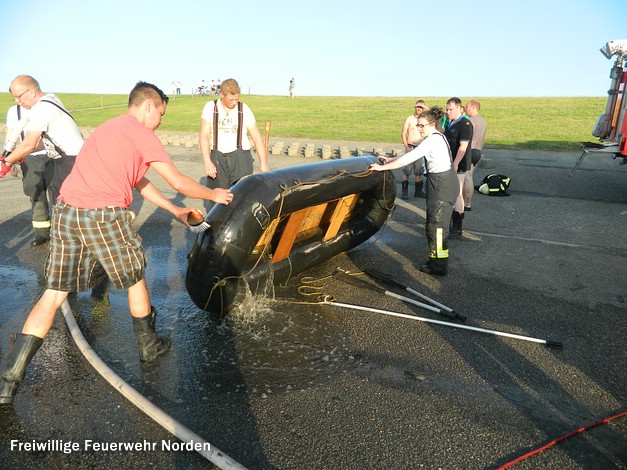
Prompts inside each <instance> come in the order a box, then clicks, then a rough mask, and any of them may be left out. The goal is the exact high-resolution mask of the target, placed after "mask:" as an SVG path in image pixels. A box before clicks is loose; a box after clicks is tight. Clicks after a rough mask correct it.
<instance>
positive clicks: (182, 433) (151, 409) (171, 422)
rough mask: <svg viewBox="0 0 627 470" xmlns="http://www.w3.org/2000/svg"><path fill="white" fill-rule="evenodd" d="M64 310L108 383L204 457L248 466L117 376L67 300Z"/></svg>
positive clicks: (87, 356) (222, 463)
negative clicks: (99, 352)
mask: <svg viewBox="0 0 627 470" xmlns="http://www.w3.org/2000/svg"><path fill="white" fill-rule="evenodd" d="M61 311H62V312H63V317H64V318H65V323H66V324H67V326H68V328H69V330H70V333H71V334H72V338H74V342H75V343H76V345H77V346H78V349H80V351H81V353H83V356H85V359H87V361H89V363H90V364H91V365H92V366H93V367H94V369H96V371H97V372H98V373H99V374H100V375H101V376H102V377H103V378H104V379H105V380H106V381H107V382H109V384H111V385H112V386H113V388H115V389H116V390H117V391H119V392H120V393H121V394H122V395H124V396H125V397H126V398H127V399H128V400H129V401H130V402H131V403H133V404H134V405H135V406H136V407H137V408H139V409H140V410H141V411H143V412H144V413H145V414H147V415H148V416H149V417H150V418H152V419H153V420H154V421H155V422H156V423H157V424H159V425H161V426H162V427H163V428H164V429H166V430H167V431H169V432H170V433H172V434H174V435H175V436H176V437H177V438H179V439H180V440H181V441H183V442H185V443H193V444H194V449H196V450H197V452H198V453H199V454H200V455H202V456H203V457H204V458H206V459H207V460H209V461H210V462H212V463H214V464H215V465H217V466H218V467H220V468H225V469H230V468H235V469H245V468H246V467H244V466H242V465H241V464H239V463H238V462H236V461H235V460H233V459H232V458H231V457H229V456H228V455H226V454H225V453H224V452H222V451H221V450H220V449H218V448H216V447H215V446H213V445H211V444H209V443H208V442H207V441H205V440H204V439H203V438H202V437H200V436H198V435H197V434H195V433H194V432H193V431H191V430H190V429H188V428H187V427H185V426H184V425H183V424H181V423H179V422H178V421H176V420H175V419H174V418H172V417H171V416H170V415H168V414H167V413H165V412H164V411H163V410H161V409H160V408H158V407H156V406H155V405H154V404H153V403H152V402H150V401H149V400H148V399H146V398H145V397H144V396H142V395H141V394H140V393H139V392H137V391H136V390H135V389H134V388H133V387H131V386H130V385H129V384H127V383H126V382H124V381H123V380H122V379H121V378H120V377H118V375H116V373H115V372H113V370H111V368H110V367H109V366H107V365H106V364H105V363H104V362H103V361H102V359H100V357H98V355H97V354H96V353H95V352H94V350H93V349H92V348H91V346H90V345H89V343H88V342H87V341H86V340H85V337H84V336H83V334H82V333H81V330H80V328H79V327H78V325H77V324H76V321H75V320H74V315H73V314H72V309H71V307H70V304H69V303H68V301H67V299H66V300H65V301H64V302H63V304H62V305H61ZM198 444H200V445H198ZM198 448H200V450H198ZM205 448H209V450H205Z"/></svg>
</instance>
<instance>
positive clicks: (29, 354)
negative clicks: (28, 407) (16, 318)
mask: <svg viewBox="0 0 627 470" xmlns="http://www.w3.org/2000/svg"><path fill="white" fill-rule="evenodd" d="M43 342H44V340H43V339H41V338H38V337H37V336H32V335H24V334H22V333H14V334H13V335H11V346H10V347H9V353H8V354H7V358H6V362H5V365H4V369H3V370H2V376H1V377H0V404H3V405H10V404H11V403H13V397H15V392H16V391H17V387H18V385H19V384H20V382H21V381H22V380H23V379H24V371H25V370H26V366H27V365H28V364H29V363H30V361H31V359H32V358H33V356H34V355H35V353H36V352H37V350H38V349H39V348H40V347H41V345H42V344H43Z"/></svg>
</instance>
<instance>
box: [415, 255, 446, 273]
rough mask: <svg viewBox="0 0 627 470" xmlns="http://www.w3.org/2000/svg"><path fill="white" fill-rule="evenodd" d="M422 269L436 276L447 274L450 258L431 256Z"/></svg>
mask: <svg viewBox="0 0 627 470" xmlns="http://www.w3.org/2000/svg"><path fill="white" fill-rule="evenodd" d="M420 271H422V272H423V273H426V274H433V275H435V276H446V273H448V258H429V260H428V261H427V262H426V263H425V264H423V265H421V266H420Z"/></svg>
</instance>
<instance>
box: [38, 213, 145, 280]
mask: <svg viewBox="0 0 627 470" xmlns="http://www.w3.org/2000/svg"><path fill="white" fill-rule="evenodd" d="M134 218H135V213H134V212H133V211H132V210H130V209H124V208H121V207H104V208H99V209H79V208H76V207H72V206H69V205H67V204H66V203H65V202H63V201H58V202H57V204H56V205H55V206H54V209H53V211H52V224H51V227H50V254H49V256H48V260H47V262H46V268H45V273H46V277H47V279H48V281H47V287H48V288H49V289H54V290H59V291H64V292H79V291H83V290H87V289H89V288H90V287H91V284H92V283H93V282H96V281H97V280H98V279H94V278H93V277H94V275H97V273H98V271H99V266H98V262H99V263H100V264H101V265H102V267H103V268H104V270H105V271H106V273H107V275H108V276H109V278H110V279H111V282H112V283H113V285H114V287H115V288H116V289H128V288H129V287H131V286H133V285H134V284H136V283H138V282H139V281H141V280H142V279H143V278H144V273H145V269H146V253H145V252H144V249H143V247H142V239H141V237H140V236H139V235H138V234H137V232H136V231H135V229H134V227H133V219H134Z"/></svg>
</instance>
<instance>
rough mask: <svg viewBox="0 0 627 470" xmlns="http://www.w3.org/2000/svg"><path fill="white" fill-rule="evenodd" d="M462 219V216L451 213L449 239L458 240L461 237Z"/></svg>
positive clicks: (455, 212) (454, 212)
mask: <svg viewBox="0 0 627 470" xmlns="http://www.w3.org/2000/svg"><path fill="white" fill-rule="evenodd" d="M462 219H463V214H460V213H459V212H457V211H453V216H452V217H451V229H450V230H449V233H448V237H449V238H459V237H461V236H462Z"/></svg>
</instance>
